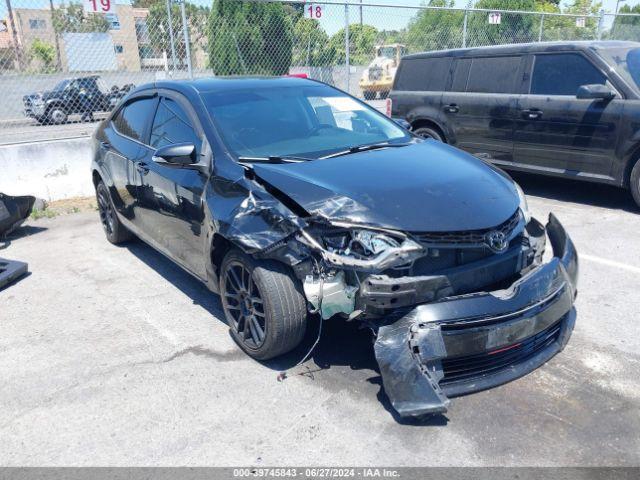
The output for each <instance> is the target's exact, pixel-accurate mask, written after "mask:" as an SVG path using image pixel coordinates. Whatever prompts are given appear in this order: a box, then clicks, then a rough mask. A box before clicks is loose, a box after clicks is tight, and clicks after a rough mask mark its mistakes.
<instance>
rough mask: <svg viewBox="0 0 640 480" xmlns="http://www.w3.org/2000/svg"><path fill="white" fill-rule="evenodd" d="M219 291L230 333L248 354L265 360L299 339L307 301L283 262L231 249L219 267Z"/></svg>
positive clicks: (305, 316) (303, 323) (287, 350)
mask: <svg viewBox="0 0 640 480" xmlns="http://www.w3.org/2000/svg"><path fill="white" fill-rule="evenodd" d="M220 296H221V299H222V307H223V309H224V314H225V317H226V319H227V323H228V324H229V329H230V332H231V336H232V337H233V339H234V340H235V341H236V343H237V344H238V345H239V346H240V348H242V350H244V351H245V352H246V353H247V354H248V355H249V356H251V357H253V358H255V359H257V360H268V359H270V358H274V357H277V356H279V355H282V354H284V353H287V352H289V351H290V350H293V349H294V348H295V347H296V346H298V345H299V344H300V342H301V341H302V339H303V337H304V333H305V330H306V326H307V310H306V301H305V298H304V295H303V294H302V291H301V288H300V283H299V282H298V280H297V279H296V278H295V277H294V276H293V275H292V274H291V272H289V271H288V269H287V268H286V267H285V266H284V265H282V264H280V263H277V262H273V261H257V260H254V259H253V258H251V257H249V256H247V255H245V254H243V253H242V252H240V251H239V250H236V249H232V250H230V251H229V253H227V255H226V256H225V257H224V260H223V261H222V266H221V268H220Z"/></svg>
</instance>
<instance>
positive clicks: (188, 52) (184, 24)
mask: <svg viewBox="0 0 640 480" xmlns="http://www.w3.org/2000/svg"><path fill="white" fill-rule="evenodd" d="M180 10H181V11H182V33H183V35H184V49H185V51H184V54H185V55H186V57H187V71H188V72H189V78H190V79H191V80H193V69H192V67H191V45H189V29H188V27H187V13H186V11H185V6H184V0H181V1H180Z"/></svg>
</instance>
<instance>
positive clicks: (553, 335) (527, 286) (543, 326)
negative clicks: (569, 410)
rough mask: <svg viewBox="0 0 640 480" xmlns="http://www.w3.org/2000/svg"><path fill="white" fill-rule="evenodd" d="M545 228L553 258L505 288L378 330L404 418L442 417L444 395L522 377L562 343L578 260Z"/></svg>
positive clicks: (386, 379)
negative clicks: (436, 414) (435, 415)
mask: <svg viewBox="0 0 640 480" xmlns="http://www.w3.org/2000/svg"><path fill="white" fill-rule="evenodd" d="M546 230H547V235H548V237H549V240H550V243H551V245H552V247H553V253H554V257H553V258H552V259H551V261H549V262H548V263H545V264H542V265H540V266H538V267H536V268H534V269H533V270H531V271H530V272H528V273H527V274H526V275H525V276H524V277H522V278H520V279H519V280H517V281H516V282H515V283H514V284H513V285H511V287H509V288H508V289H506V290H499V291H494V292H482V293H475V294H468V295H460V296H449V297H446V298H442V299H441V300H437V301H435V302H433V303H429V304H423V305H419V306H418V307H416V308H414V309H413V310H412V311H410V312H409V313H408V314H406V315H404V316H403V317H401V318H400V319H399V320H397V321H396V322H394V323H392V324H390V325H385V326H382V327H380V328H379V331H378V336H377V340H376V343H375V355H376V359H377V361H378V364H379V366H380V373H381V375H382V380H383V384H384V388H385V391H386V393H387V396H388V397H389V399H390V400H391V403H392V405H393V407H394V408H395V409H396V410H397V411H398V413H399V414H400V415H401V416H403V417H412V416H420V415H424V414H433V413H442V412H446V410H447V408H448V405H449V403H450V400H449V398H448V396H456V395H462V394H466V393H471V392H475V391H479V390H484V389H487V388H491V387H493V386H496V385H500V384H502V383H505V382H508V381H511V380H514V379H516V378H518V377H521V376H523V375H525V374H527V373H529V372H531V371H532V370H534V369H536V368H538V367H539V366H540V365H542V364H543V363H545V362H546V361H547V360H549V359H550V358H551V357H553V356H554V355H555V354H556V353H558V352H559V351H560V350H562V348H563V347H564V346H565V345H566V343H567V341H568V339H569V336H570V335H571V332H572V330H573V325H574V322H575V310H574V308H573V302H574V299H575V296H576V293H577V290H576V287H577V276H578V256H577V253H576V250H575V247H574V245H573V243H572V242H571V239H570V238H569V237H568V235H567V234H566V232H565V230H564V228H563V227H562V225H561V224H560V222H559V221H558V220H557V219H556V218H555V216H553V215H550V216H549V223H548V224H547V226H546Z"/></svg>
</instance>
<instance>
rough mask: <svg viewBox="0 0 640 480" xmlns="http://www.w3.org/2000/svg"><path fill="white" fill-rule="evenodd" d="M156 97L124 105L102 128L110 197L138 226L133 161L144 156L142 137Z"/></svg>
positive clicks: (141, 98) (136, 174)
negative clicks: (109, 182) (110, 185)
mask: <svg viewBox="0 0 640 480" xmlns="http://www.w3.org/2000/svg"><path fill="white" fill-rule="evenodd" d="M156 101H157V100H156V98H152V97H148V96H147V97H139V98H134V99H132V100H131V101H129V102H127V103H126V104H125V105H123V106H122V107H121V108H120V109H119V110H118V111H117V112H116V113H115V114H114V116H113V117H112V119H111V121H110V122H109V123H108V125H106V126H105V129H104V140H102V141H101V142H100V146H99V148H100V149H102V150H103V152H104V154H103V158H104V163H105V167H106V170H107V172H108V175H109V177H110V178H111V181H112V183H113V185H112V188H111V198H112V200H113V203H114V205H115V207H116V209H117V210H118V212H119V213H120V215H122V216H123V217H124V218H125V219H126V220H127V221H129V222H131V223H132V224H133V225H134V226H135V227H139V222H138V218H136V214H137V208H136V207H137V205H136V200H137V197H138V192H137V189H138V187H139V184H140V177H139V173H138V171H137V170H136V166H135V165H136V163H137V162H139V161H140V160H141V158H142V157H143V155H144V152H143V149H142V143H141V140H142V139H143V138H144V137H145V133H146V131H147V130H148V126H149V124H150V122H151V119H152V118H153V112H154V111H155V107H156Z"/></svg>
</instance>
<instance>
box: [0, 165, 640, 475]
mask: <svg viewBox="0 0 640 480" xmlns="http://www.w3.org/2000/svg"><path fill="white" fill-rule="evenodd" d="M516 179H517V180H518V181H520V183H521V184H522V186H523V188H524V190H525V191H526V192H527V194H528V195H529V201H530V205H531V209H532V211H533V213H534V215H535V216H536V217H538V218H540V219H543V218H546V216H547V214H548V212H549V211H553V212H554V213H556V215H557V216H558V218H559V219H560V220H561V221H562V222H563V223H564V225H565V227H566V228H567V230H568V231H569V233H570V235H571V236H572V238H573V240H574V242H575V243H576V246H577V248H578V251H579V253H580V254H581V265H580V269H581V276H580V284H579V295H578V299H577V304H576V306H577V310H578V319H577V322H576V327H575V331H574V333H573V337H572V338H571V340H570V342H569V345H568V346H567V348H566V349H565V350H564V351H563V352H561V353H560V354H559V355H557V356H556V357H555V358H554V359H552V360H551V361H550V362H548V363H547V364H546V365H544V366H543V367H542V368H540V369H539V370H537V371H535V372H534V373H532V374H530V375H527V376H525V377H524V378H521V379H519V380H517V381H514V382H512V383H510V384H507V385H504V386H501V387H498V388H495V389H492V390H489V391H486V392H482V393H478V394H473V395H469V396H466V397H461V398H457V399H454V401H453V405H452V407H451V408H450V410H449V412H448V413H447V414H446V415H444V416H436V417H431V418H429V419H426V420H423V421H413V422H406V421H402V420H401V419H399V418H397V417H395V416H394V414H393V413H392V409H391V407H390V405H389V403H388V400H387V398H386V396H385V395H384V392H383V390H382V388H381V380H380V376H379V374H378V372H377V366H376V362H375V359H374V357H373V352H372V339H371V335H370V334H369V333H367V331H365V330H358V329H357V327H356V326H355V325H353V324H347V323H344V322H341V321H330V322H329V323H327V324H326V329H325V332H324V334H323V337H322V340H321V343H320V345H319V347H318V348H317V350H316V351H315V353H314V354H313V356H312V359H311V360H310V361H308V362H307V364H306V367H307V368H303V367H298V368H297V369H295V370H293V371H292V372H291V374H290V376H289V378H287V379H286V380H285V381H283V382H278V381H277V379H276V377H277V375H278V372H279V371H280V370H282V369H285V368H287V367H290V366H292V365H294V364H295V363H296V362H297V360H298V359H299V358H300V357H301V356H303V355H304V353H305V348H306V347H308V346H309V345H310V344H311V343H312V341H313V333H314V331H315V328H316V326H317V325H315V324H314V325H312V326H311V328H310V330H312V331H311V332H310V335H308V337H309V338H307V339H306V342H307V343H306V344H305V345H304V346H303V347H301V348H300V349H298V350H296V351H295V352H293V353H292V354H290V355H288V356H287V357H286V358H284V359H282V360H279V361H272V362H268V363H264V364H261V363H258V362H256V361H254V360H251V359H250V358H249V357H247V356H245V355H244V354H243V353H241V351H240V350H239V349H238V348H237V347H236V346H235V345H234V343H233V341H232V340H231V338H230V336H229V334H228V332H227V327H226V325H225V323H224V320H223V315H222V312H221V307H220V302H219V299H218V297H217V296H216V295H213V294H211V293H210V292H209V291H208V290H207V289H206V288H205V287H204V286H202V285H201V284H199V283H198V281H196V280H195V279H193V278H192V277H190V276H189V275H188V274H186V273H184V272H182V271H181V270H180V269H179V268H178V267H176V266H174V265H173V264H172V263H171V262H169V261H168V260H166V259H164V257H162V256H161V255H159V254H158V253H155V252H154V251H153V250H152V249H151V248H149V247H147V246H145V245H144V244H142V243H141V242H133V243H131V244H129V245H127V246H124V247H115V246H112V245H110V244H109V243H107V241H106V240H105V239H104V235H103V233H102V230H101V227H100V224H99V222H98V218H97V214H96V213H93V212H89V213H80V214H75V215H68V216H61V217H57V218H53V219H43V220H39V221H35V222H34V221H30V222H29V223H28V224H27V226H26V227H24V228H23V229H22V230H21V231H20V232H19V233H18V236H14V237H13V238H12V239H11V240H10V242H9V244H8V246H6V248H4V249H0V257H7V258H13V259H16V260H25V261H28V262H29V266H30V271H31V274H30V275H29V276H27V277H25V278H23V279H22V280H21V281H19V282H18V283H16V284H14V285H13V286H10V287H9V288H6V289H4V290H2V291H0V328H1V331H2V334H1V335H0V378H1V379H2V382H1V387H0V405H2V408H0V439H1V441H0V464H1V465H5V466H8V465H48V466H51V465H227V466H229V465H247V464H251V465H257V466H266V465H310V464H313V465H336V464H343V465H345V464H346V465H360V466H365V465H393V466H400V465H411V466H427V465H440V466H443V465H457V466H470V465H476V466H482V465H507V466H511V465H527V466H538V465H549V466H557V465H607V466H613V465H627V466H628V465H635V466H637V465H640V435H639V434H638V432H640V376H639V375H638V372H640V354H639V353H638V352H640V327H639V324H638V321H639V320H638V314H639V312H640V291H639V288H640V242H638V237H637V236H638V232H640V213H639V212H637V211H636V209H635V207H634V206H633V203H632V202H631V200H630V199H629V197H628V195H627V194H626V193H624V192H622V191H619V190H616V189H613V188H609V187H604V186H597V185H596V186H594V185H590V184H586V183H573V182H570V181H562V180H554V179H544V178H533V177H526V176H517V177H516ZM0 248H1V247H0ZM296 373H306V374H305V375H296Z"/></svg>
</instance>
